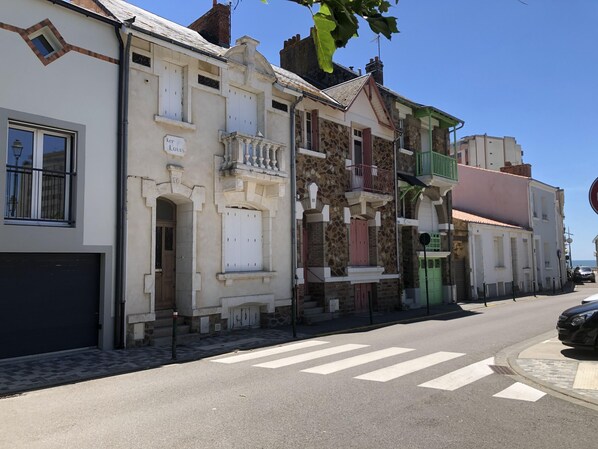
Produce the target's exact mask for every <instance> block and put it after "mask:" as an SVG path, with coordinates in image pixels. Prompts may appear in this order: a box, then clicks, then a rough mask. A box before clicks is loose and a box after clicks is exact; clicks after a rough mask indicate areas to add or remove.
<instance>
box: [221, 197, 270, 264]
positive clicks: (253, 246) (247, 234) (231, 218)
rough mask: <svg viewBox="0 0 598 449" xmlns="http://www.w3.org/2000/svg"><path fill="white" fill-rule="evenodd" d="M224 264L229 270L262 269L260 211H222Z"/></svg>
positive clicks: (231, 209) (229, 209)
mask: <svg viewBox="0 0 598 449" xmlns="http://www.w3.org/2000/svg"><path fill="white" fill-rule="evenodd" d="M223 233H224V266H225V270H226V271H227V272H230V271H260V270H261V269H262V264H263V258H262V244H263V238H262V213H261V212H260V211H257V210H245V209H236V208H227V209H226V212H225V213H224V230H223Z"/></svg>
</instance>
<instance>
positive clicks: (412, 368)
mask: <svg viewBox="0 0 598 449" xmlns="http://www.w3.org/2000/svg"><path fill="white" fill-rule="evenodd" d="M324 345H328V346H327V347H324ZM305 351H307V352H305ZM415 351H416V350H415V349H412V348H402V347H390V348H384V349H377V350H372V349H371V347H370V346H369V345H365V344H354V343H351V344H341V345H331V344H330V342H328V341H322V340H306V341H302V342H298V343H292V344H288V345H284V346H279V347H275V348H268V349H263V350H257V351H250V352H246V353H242V354H234V355H228V356H224V357H221V358H217V359H214V360H212V362H214V363H222V364H229V365H230V364H235V363H243V362H250V363H254V362H258V363H256V364H254V365H252V366H253V367H256V368H269V369H278V368H283V367H288V366H293V365H299V364H304V363H308V362H313V361H316V360H321V359H325V358H327V357H332V356H338V355H341V354H345V355H348V357H346V358H342V359H340V360H334V361H329V362H327V363H324V364H319V365H315V366H310V367H308V368H304V369H301V370H300V371H301V372H304V373H311V374H320V375H328V374H333V373H337V372H340V371H343V370H348V369H350V368H358V367H359V368H360V369H362V370H364V371H366V372H363V373H362V374H359V375H357V376H354V377H353V378H354V379H356V380H359V381H371V382H381V383H384V382H390V381H393V380H395V379H398V378H400V377H403V376H407V375H409V374H413V373H416V372H420V371H424V370H425V369H427V368H430V367H432V366H435V365H440V364H442V363H445V362H449V361H451V360H457V359H459V358H460V357H463V356H465V354H464V353H460V352H446V351H438V352H434V353H431V354H425V355H421V356H416V357H413V358H410V359H409V360H406V361H401V362H399V363H396V361H395V363H391V364H390V365H388V366H386V367H384V368H378V369H374V370H371V371H367V365H368V364H370V363H373V362H381V361H390V360H392V358H393V357H397V356H401V355H403V354H410V353H415ZM357 352H360V353H359V354H358V355H354V354H355V353H357ZM350 353H352V354H350ZM291 354H293V355H291ZM268 357H274V358H273V359H272V360H268V361H264V362H259V361H260V359H266V358H268ZM494 363H495V361H494V357H490V358H487V359H484V360H481V361H478V362H475V363H471V364H469V365H466V366H464V367H462V368H459V369H456V370H454V371H451V372H449V373H447V374H445V375H442V376H440V377H437V378H435V379H431V380H428V381H426V382H423V383H421V384H419V385H418V386H419V387H422V388H431V389H437V390H445V391H455V390H457V389H459V388H463V387H466V386H467V385H470V384H472V383H473V382H476V381H478V380H480V379H483V378H484V377H487V376H490V375H491V374H493V373H494V372H495V371H494V370H493V369H492V367H493V365H494ZM544 395H545V393H544V392H542V391H540V390H537V389H535V388H532V387H530V386H528V385H525V384H522V383H520V382H515V383H513V384H512V385H511V386H509V387H508V388H506V389H504V390H502V391H500V392H498V393H496V394H494V395H493V397H496V398H503V399H516V400H521V401H528V402H535V401H537V400H539V399H540V398H542V397H543V396H544Z"/></svg>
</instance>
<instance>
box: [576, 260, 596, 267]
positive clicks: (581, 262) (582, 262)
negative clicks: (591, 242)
mask: <svg viewBox="0 0 598 449" xmlns="http://www.w3.org/2000/svg"><path fill="white" fill-rule="evenodd" d="M582 266H585V267H594V268H595V267H596V259H577V260H576V259H573V268H575V267H582Z"/></svg>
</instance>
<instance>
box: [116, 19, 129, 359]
mask: <svg viewBox="0 0 598 449" xmlns="http://www.w3.org/2000/svg"><path fill="white" fill-rule="evenodd" d="M115 32H116V37H117V39H118V41H119V46H120V65H119V67H120V68H119V71H120V74H119V85H118V95H119V105H118V155H117V164H116V172H117V185H116V267H115V284H116V286H115V294H114V312H115V327H114V337H115V338H114V340H115V345H114V346H115V347H116V348H117V349H123V348H125V346H126V343H125V332H126V326H125V303H126V299H125V293H124V292H125V266H126V265H125V262H126V260H125V259H126V240H127V235H126V214H127V210H126V198H125V196H126V191H127V142H128V115H129V53H130V50H131V38H132V35H131V33H130V32H129V33H128V34H127V43H126V44H124V43H123V40H122V37H121V34H120V33H121V26H120V24H119V26H117V27H115Z"/></svg>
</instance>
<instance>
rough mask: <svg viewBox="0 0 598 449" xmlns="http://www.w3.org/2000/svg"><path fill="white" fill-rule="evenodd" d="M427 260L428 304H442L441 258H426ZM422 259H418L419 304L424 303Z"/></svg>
mask: <svg viewBox="0 0 598 449" xmlns="http://www.w3.org/2000/svg"><path fill="white" fill-rule="evenodd" d="M427 262H428V291H429V294H430V296H429V299H430V305H439V304H442V269H441V266H442V260H441V259H429V258H428V259H427ZM424 264H425V261H424V259H423V258H422V259H419V291H420V292H421V299H420V301H421V304H422V305H425V304H426V300H427V299H426V270H425V265H424Z"/></svg>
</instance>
